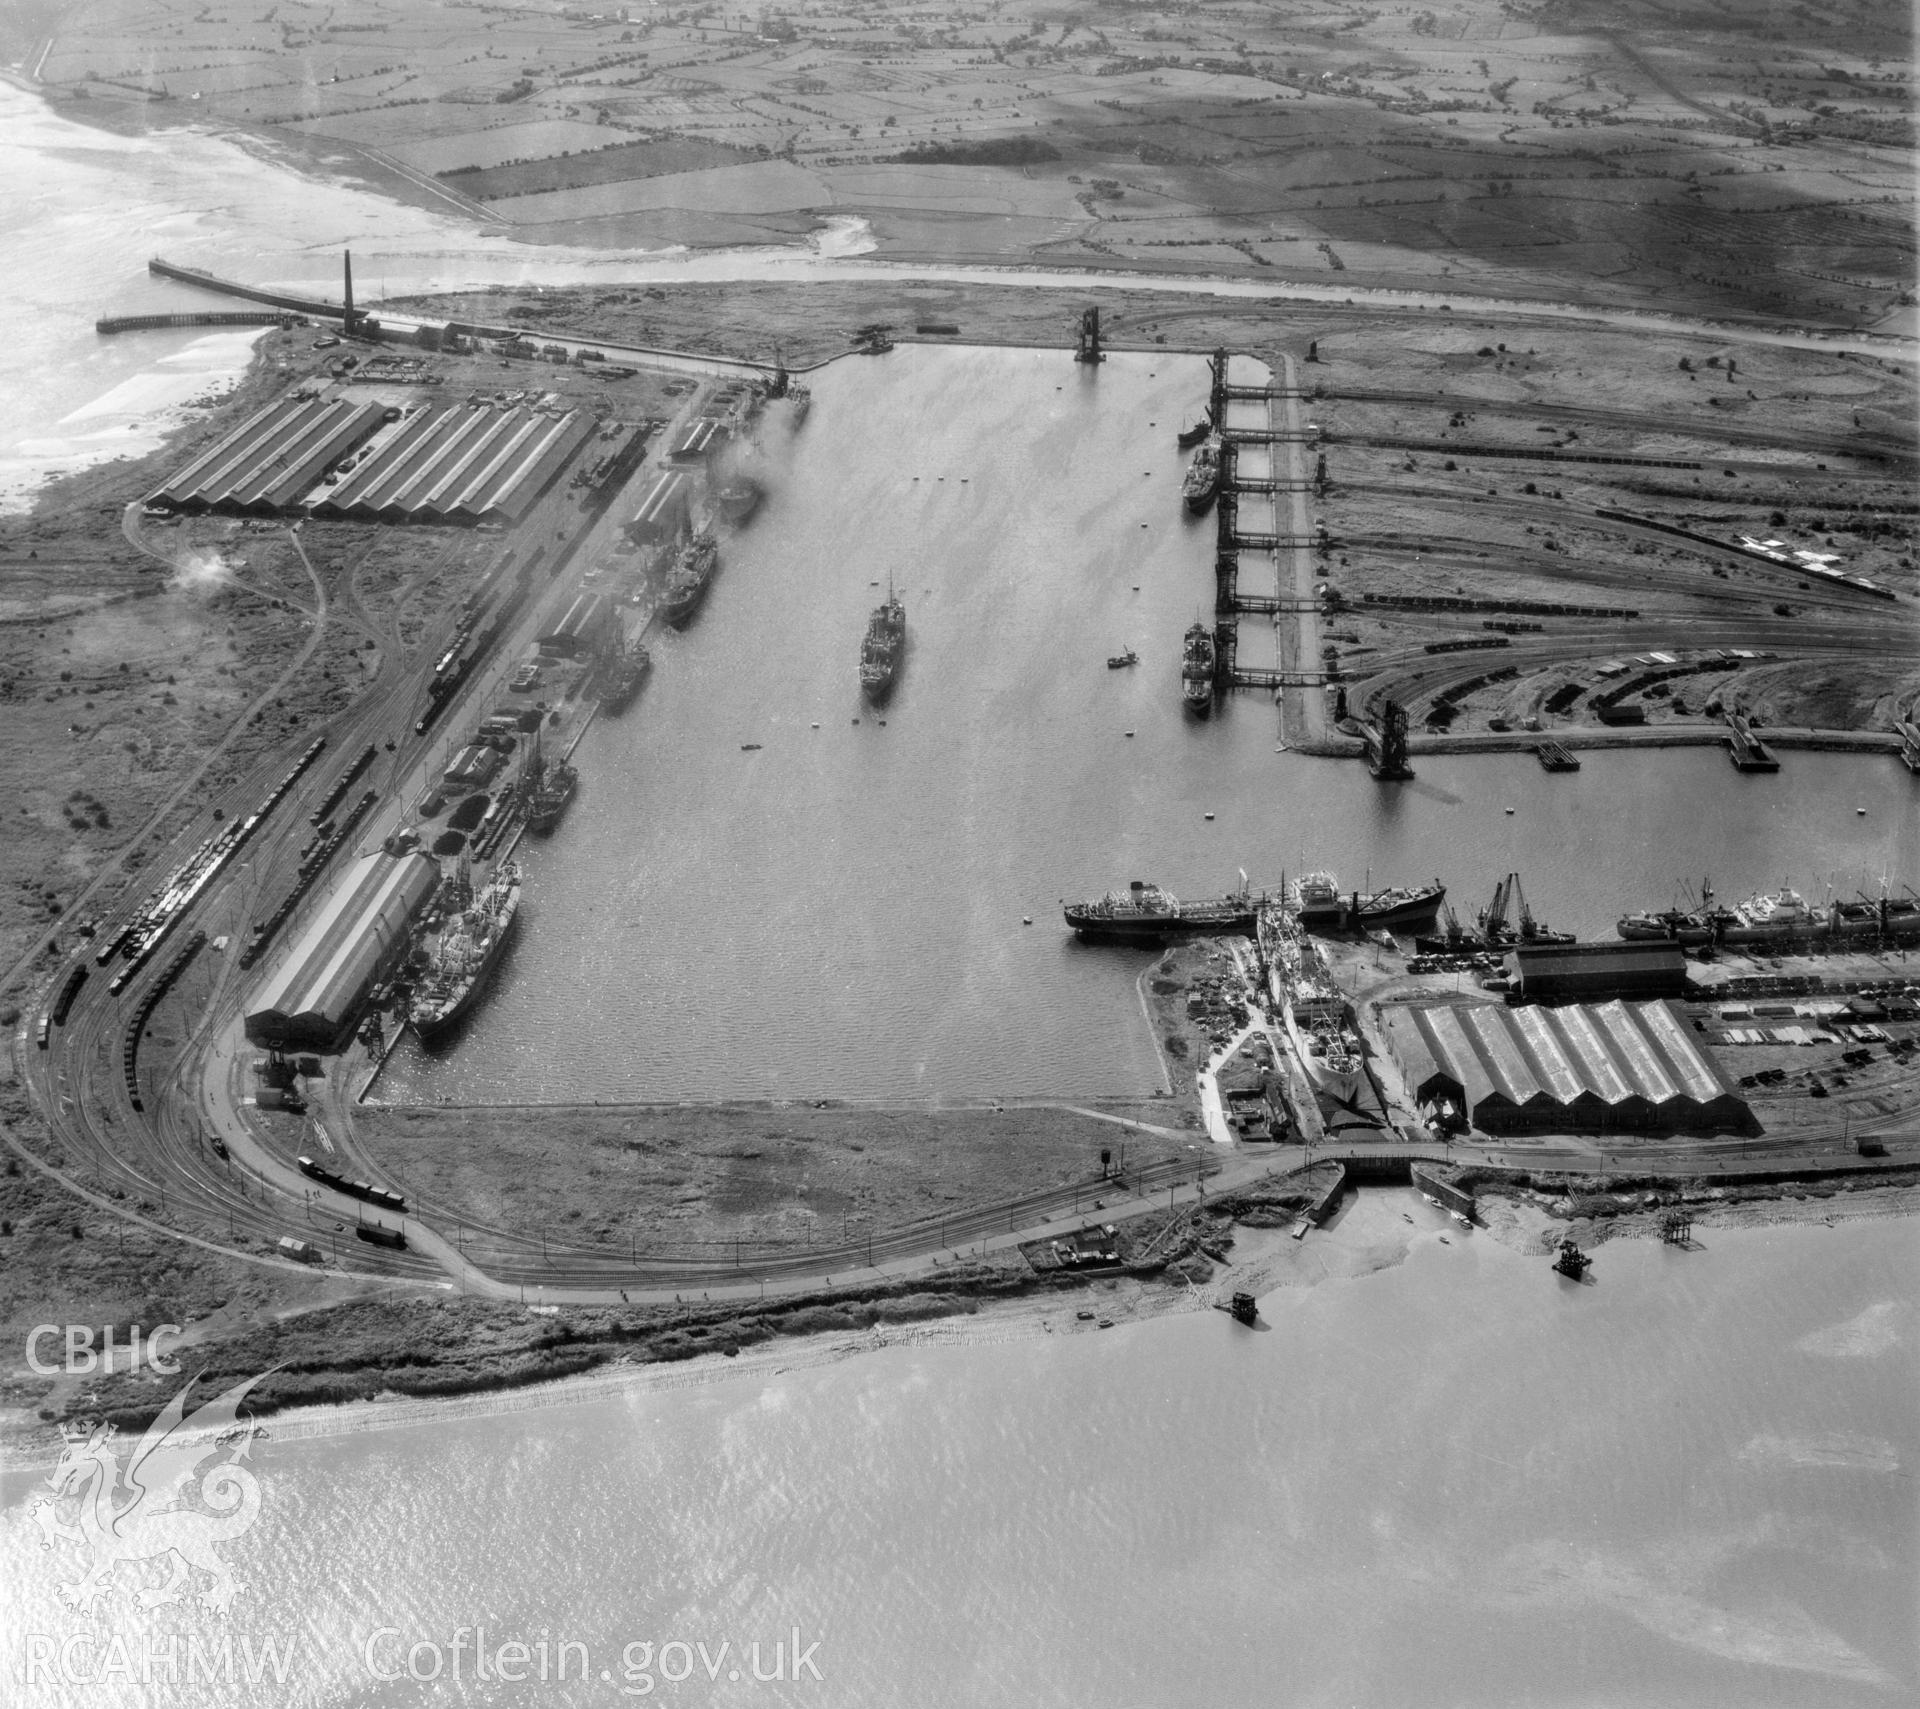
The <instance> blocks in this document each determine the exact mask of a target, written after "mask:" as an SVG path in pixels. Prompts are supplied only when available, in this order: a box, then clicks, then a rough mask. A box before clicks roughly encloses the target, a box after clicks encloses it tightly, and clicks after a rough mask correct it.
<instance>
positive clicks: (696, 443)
mask: <svg viewBox="0 0 1920 1709" xmlns="http://www.w3.org/2000/svg"><path fill="white" fill-rule="evenodd" d="M719 438H720V423H719V422H717V421H714V420H712V419H711V418H710V417H707V416H704V415H703V416H701V417H700V418H699V419H698V420H697V421H692V422H689V423H688V424H687V426H686V427H685V428H683V429H682V430H681V433H680V436H679V438H677V439H675V440H674V442H673V448H672V449H671V450H670V451H668V453H667V456H668V457H669V458H670V459H671V460H672V461H674V462H676V463H697V462H698V461H699V460H700V459H701V458H702V457H704V456H706V455H707V453H708V452H710V451H712V450H713V449H714V446H715V444H716V442H717V441H718V440H719Z"/></svg>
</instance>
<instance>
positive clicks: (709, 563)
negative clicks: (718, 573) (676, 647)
mask: <svg viewBox="0 0 1920 1709" xmlns="http://www.w3.org/2000/svg"><path fill="white" fill-rule="evenodd" d="M719 562H720V543H719V541H717V540H716V539H714V537H713V535H712V534H711V533H709V532H708V531H707V530H706V529H704V528H703V529H702V530H700V532H699V533H697V534H695V535H694V536H693V538H692V539H691V540H689V541H688V542H687V543H686V545H684V546H682V547H681V548H680V555H679V556H678V557H677V558H675V559H674V561H673V567H672V568H671V569H669V570H668V571H667V585H666V587H665V588H664V589H663V590H662V592H661V595H660V611H661V615H662V616H664V617H665V618H666V620H667V621H668V622H669V623H671V624H672V625H673V626H674V628H676V629H683V628H685V627H686V625H687V622H688V620H689V619H690V618H691V617H692V616H693V614H694V612H696V611H697V610H699V608H700V602H701V600H703V599H704V598H706V595H707V584H708V583H709V582H711V581H712V580H713V572H714V569H715V568H716V566H717V565H718V564H719Z"/></svg>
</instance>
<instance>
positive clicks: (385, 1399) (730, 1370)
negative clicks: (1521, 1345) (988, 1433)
mask: <svg viewBox="0 0 1920 1709" xmlns="http://www.w3.org/2000/svg"><path fill="white" fill-rule="evenodd" d="M1831 1185H1832V1184H1831V1183H1817V1182H1811V1181H1810V1182H1807V1183H1805V1188H1806V1189H1807V1190H1805V1191H1802V1192H1800V1193H1792V1194H1784V1193H1783V1196H1781V1197H1778V1198H1765V1199H1750V1200H1744V1201H1738V1202H1720V1203H1710V1202H1709V1203H1702V1204H1696V1205H1695V1206H1694V1207H1693V1226H1694V1243H1695V1246H1696V1248H1704V1249H1706V1250H1707V1251H1708V1252H1709V1253H1710V1250H1711V1238H1710V1237H1712V1236H1713V1235H1715V1234H1716V1233H1726V1232H1740V1233H1753V1232H1760V1231H1764V1230H1771V1229H1794V1230H1809V1231H1810V1230H1812V1229H1814V1228H1830V1229H1844V1228H1845V1227H1846V1226H1848V1225H1851V1224H1854V1223H1860V1222H1867V1221H1881V1220H1886V1219H1889V1218H1895V1217H1899V1218H1905V1217H1912V1216H1915V1215H1916V1214H1920V1182H1912V1181H1910V1182H1907V1183H1904V1184H1899V1185H1874V1186H1867V1187H1862V1188H1858V1189H1854V1190H1848V1189H1846V1188H1844V1187H1843V1188H1841V1190H1840V1191H1838V1192H1829V1191H1823V1190H1822V1188H1823V1186H1831ZM1480 1205H1481V1209H1482V1219H1481V1220H1477V1221H1476V1225H1475V1227H1474V1229H1473V1230H1472V1231H1471V1233H1468V1232H1467V1231H1464V1230H1462V1229H1461V1228H1460V1227H1459V1225H1458V1224H1457V1222H1456V1221H1452V1220H1449V1219H1448V1218H1447V1217H1446V1216H1445V1215H1443V1214H1441V1213H1439V1212H1436V1211H1431V1210H1429V1209H1427V1208H1424V1207H1422V1206H1421V1204H1420V1202H1419V1199H1418V1196H1417V1195H1414V1194H1412V1193H1411V1192H1410V1191H1408V1190H1396V1189H1392V1188H1383V1187H1371V1186H1363V1187H1361V1188H1359V1189H1357V1191H1351V1192H1349V1193H1348V1194H1347V1195H1346V1196H1345V1199H1344V1201H1343V1202H1342V1203H1341V1204H1340V1205H1339V1206H1338V1207H1337V1209H1336V1211H1335V1213H1334V1215H1333V1216H1332V1217H1331V1219H1330V1221H1329V1224H1328V1226H1327V1227H1326V1228H1324V1229H1320V1230H1316V1231H1315V1232H1314V1233H1313V1234H1311V1235H1310V1236H1309V1237H1308V1238H1307V1240H1306V1241H1304V1242H1296V1241H1295V1240H1293V1239H1291V1238H1290V1237H1289V1235H1288V1232H1287V1229H1286V1227H1285V1223H1284V1221H1280V1220H1277V1206H1276V1205H1275V1203H1274V1202H1272V1201H1268V1200H1259V1199H1256V1200H1242V1201H1237V1202H1236V1201H1232V1200H1229V1201H1227V1202H1226V1205H1225V1206H1224V1207H1223V1208H1221V1209H1219V1210H1217V1211H1216V1212H1215V1213H1214V1214H1213V1216H1212V1219H1211V1221H1210V1223H1209V1225H1208V1226H1207V1227H1206V1229H1205V1231H1204V1232H1203V1233H1197V1234H1196V1235H1195V1237H1194V1239H1193V1241H1192V1245H1193V1248H1194V1250H1196V1251H1198V1250H1199V1249H1201V1248H1202V1247H1205V1248H1208V1249H1210V1250H1212V1251H1213V1252H1214V1253H1215V1255H1216V1256H1215V1257H1214V1258H1211V1259H1208V1260H1207V1261H1206V1267H1207V1274H1206V1277H1205V1280H1204V1281H1203V1282H1196V1281H1195V1280H1194V1279H1193V1277H1192V1276H1191V1275H1189V1274H1186V1273H1183V1272H1182V1271H1181V1270H1180V1269H1178V1268H1177V1267H1175V1266H1171V1265H1168V1266H1162V1267H1159V1268H1157V1269H1156V1270H1155V1271H1153V1272H1151V1273H1140V1272H1137V1271H1129V1272H1123V1273H1120V1274H1112V1273H1102V1272H1089V1273H1086V1274H1083V1275H1080V1276H1077V1277H1073V1278H1070V1279H1067V1280H1065V1281H1060V1280H1054V1281H1049V1280H1046V1279H1044V1278H1041V1277H1040V1276H1038V1275H1037V1274H1030V1275H1028V1276H1026V1277H1025V1278H1021V1279H1017V1280H1016V1279H1015V1278H1012V1277H1009V1276H1008V1275H1006V1274H1004V1273H1001V1274H995V1275H986V1274H981V1275H974V1276H971V1277H969V1276H968V1275H967V1274H965V1273H964V1272H963V1273H958V1274H956V1275H954V1276H953V1277H952V1278H950V1284H949V1285H948V1286H947V1287H946V1288H944V1289H943V1290H941V1291H940V1292H939V1293H933V1294H928V1293H911V1292H909V1293H904V1294H900V1293H893V1294H889V1293H885V1292H881V1291H878V1290H872V1289H866V1290H860V1289H853V1290H848V1291H846V1292H844V1293H836V1294H833V1295H830V1296H829V1295H823V1296H822V1297H821V1298H819V1299H817V1300H813V1301H811V1302H809V1303H808V1304H807V1305H805V1306H802V1307H801V1308H799V1309H800V1310H803V1311H809V1312H812V1313H814V1314H815V1320H813V1321H809V1322H806V1323H804V1324H801V1325H799V1326H785V1327H769V1326H768V1325H767V1324H766V1323H765V1322H764V1321H763V1320H762V1319H761V1314H749V1313H725V1312H722V1313H718V1314H706V1315H699V1314H697V1313H696V1312H694V1311H689V1313H688V1314H687V1315H686V1317H685V1319H684V1321H683V1324H682V1325H681V1328H682V1330H683V1331H684V1330H685V1329H691V1328H702V1327H703V1328H704V1329H705V1331H706V1335H707V1338H708V1339H710V1340H711V1341H712V1343H713V1345H712V1346H710V1347H708V1348H700V1347H698V1346H695V1345H692V1342H693V1341H696V1340H698V1339H699V1337H697V1336H695V1337H684V1338H683V1341H682V1343H681V1344H680V1345H678V1346H676V1347H675V1348H674V1349H672V1350H668V1351H658V1350H654V1349H649V1348H647V1347H645V1346H644V1345H638V1344H636V1343H635V1342H634V1341H633V1340H630V1339H626V1338H622V1337H620V1336H617V1335H616V1336H615V1337H613V1338H610V1339H609V1340H607V1341H606V1342H604V1343H603V1344H602V1347H601V1351H600V1356H598V1357H593V1358H591V1359H590V1360H589V1361H588V1362H585V1363H580V1362H578V1361H577V1355H576V1356H574V1357H569V1356H568V1355H566V1354H564V1353H560V1352H558V1351H556V1352H555V1353H554V1354H553V1355H552V1356H551V1357H550V1358H549V1359H548V1360H547V1361H545V1362H544V1363H540V1362H530V1363H527V1364H526V1365H524V1366H523V1367H522V1368H521V1369H520V1370H519V1371H517V1372H516V1373H514V1374H513V1375H511V1376H505V1375H503V1376H502V1377H501V1378H500V1379H499V1380H496V1381H493V1382H476V1383H474V1384H473V1385H472V1386H470V1387H465V1388H459V1389H445V1390H441V1391H438V1392H436V1391H433V1390H422V1389H417V1388H410V1387H407V1386H405V1383H404V1379H402V1380H401V1381H400V1382H399V1383H396V1384H392V1385H387V1386H378V1385H377V1384H376V1386H374V1387H372V1388H371V1389H370V1391H369V1392H366V1393H361V1394H356V1395H353V1396H350V1397H337V1398H328V1399H325V1400H320V1401H314V1400H301V1399H293V1400H284V1401H281V1400H276V1399H275V1398H274V1396H273V1394H272V1392H271V1384H270V1382H269V1384H268V1385H265V1386H264V1387H263V1390H262V1391H261V1392H258V1393H256V1394H255V1395H254V1396H253V1397H252V1399H251V1400H250V1402H249V1406H250V1409H251V1412H252V1415H253V1416H254V1417H255V1418H256V1419H258V1420H271V1424H270V1427H269V1435H270V1436H271V1437H272V1438H273V1439H275V1440H278V1441H288V1442H291V1441H307V1440H313V1439H316V1438H326V1437H336V1436H343V1435H357V1434H365V1433H368V1432H374V1431H386V1430H401V1429H414V1428H420V1427H422V1426H429V1425H438V1424H441V1423H446V1422H450V1421H453V1420H456V1419H469V1418H480V1417H496V1416H500V1415H503V1414H507V1413H521V1412H537V1411H541V1410H545V1409H548V1408H554V1407H567V1406H576V1405H585V1404H590V1403H591V1402H593V1401H595V1400H599V1399H602V1398H607V1397H611V1396H616V1395H631V1394H636V1393H661V1392H667V1391H670V1390H679V1389H688V1388H703V1387H709V1386H713V1385H716V1384H720V1383H724V1382H728V1381H734V1380H748V1381H752V1380H762V1381H764V1380H767V1379H771V1378H774V1377H779V1376H784V1375H787V1374H789V1373H794V1372H805V1371H810V1370H818V1369H822V1368H825V1367H828V1366H832V1365H836V1364H840V1363H843V1362H845V1361H846V1360H848V1359H852V1358H857V1357H860V1356H862V1355H867V1354H875V1353H883V1352H890V1351H904V1352H911V1351H915V1350H919V1349H924V1348H935V1347H949V1346H953V1347H957V1346H979V1345H990V1344H999V1343H1009V1342H1035V1341H1040V1340H1044V1339H1047V1338H1050V1337H1054V1336H1069V1335H1079V1334H1094V1333H1098V1332H1100V1331H1102V1330H1105V1329H1108V1328H1112V1327H1117V1326H1120V1325H1123V1324H1132V1323H1142V1322H1147V1321H1150V1320H1155V1319H1159V1318H1165V1317H1178V1316H1190V1315H1193V1314H1195V1313H1200V1312H1206V1311H1212V1310H1216V1309H1221V1306H1222V1302H1223V1301H1224V1299H1225V1298H1226V1296H1227V1295H1228V1294H1229V1293H1232V1292H1240V1291H1244V1292H1249V1293H1252V1294H1254V1295H1255V1296H1256V1297H1258V1298H1259V1299H1260V1300H1261V1302H1262V1310H1263V1313H1264V1314H1266V1315H1268V1316H1272V1315H1274V1314H1276V1313H1278V1312H1281V1311H1284V1309H1285V1307H1286V1302H1287V1301H1288V1299H1289V1298H1290V1297H1291V1296H1292V1295H1293V1294H1294V1293H1295V1291H1296V1290H1300V1289H1306V1288H1313V1287H1318V1286H1322V1285H1324V1284H1326V1283H1330V1282H1335V1281H1350V1280H1354V1279H1357V1278H1360V1277H1363V1276H1365V1275H1368V1274H1372V1273H1374V1272H1377V1271H1381V1270H1385V1269H1389V1268H1391V1267H1393V1266H1394V1265H1397V1264H1399V1263H1402V1262H1404V1261H1405V1259H1406V1258H1407V1256H1408V1255H1409V1254H1410V1253H1411V1252H1412V1250H1413V1249H1414V1247H1415V1246H1416V1245H1417V1244H1420V1243H1426V1242H1433V1241H1436V1240H1440V1239H1443V1238H1444V1239H1446V1240H1449V1241H1458V1240H1463V1239H1475V1238H1478V1239H1489V1240H1492V1241H1494V1242H1495V1243H1496V1244H1497V1245H1498V1246H1499V1247H1501V1248H1502V1250H1503V1251H1504V1252H1506V1253H1508V1254H1510V1255H1511V1257H1512V1258H1513V1259H1515V1260H1521V1259H1524V1260H1529V1261H1533V1260H1538V1259H1541V1258H1543V1257H1544V1255H1546V1254H1548V1253H1550V1252H1551V1251H1552V1249H1553V1247H1554V1245H1555V1244H1556V1243H1557V1242H1558V1240H1559V1239H1560V1238H1561V1237H1562V1236H1563V1235H1571V1236H1572V1237H1574V1238H1576V1239H1578V1240H1580V1241H1582V1242H1584V1243H1585V1244H1586V1245H1587V1246H1589V1247H1596V1246H1604V1245H1605V1244H1607V1243H1609V1242H1613V1241H1619V1240H1646V1241H1657V1240H1659V1239H1660V1232H1661V1231H1660V1227H1659V1219H1658V1215H1657V1213H1655V1212H1651V1211H1626V1210H1623V1211H1621V1212H1619V1213H1617V1214H1615V1215H1613V1216H1610V1217H1602V1218H1597V1219H1596V1218H1594V1217H1591V1216H1587V1217H1575V1218H1572V1219H1559V1218H1555V1217H1553V1216H1550V1215H1546V1214H1544V1213H1543V1212H1542V1211H1541V1209H1540V1207H1539V1205H1538V1203H1537V1199H1536V1198H1535V1197H1534V1196H1533V1195H1528V1196H1526V1197H1524V1198H1519V1199H1515V1198H1510V1197H1508V1196H1507V1195H1505V1194H1489V1195H1487V1196H1484V1197H1482V1199H1481V1200H1480ZM1248 1219H1251V1220H1248ZM1703 1261H1704V1260H1703ZM453 1303H454V1302H450V1301H442V1300H431V1299H423V1300H420V1301H416V1302H413V1304H414V1308H415V1310H416V1311H417V1312H418V1313H419V1314H420V1315H422V1316H425V1317H428V1318H429V1319H430V1318H431V1317H433V1316H435V1315H439V1314H444V1311H445V1308H446V1306H448V1305H450V1304H453ZM836 1308H837V1309H839V1310H840V1311H841V1312H842V1313H843V1316H842V1320H841V1321H838V1322H832V1323H828V1322H822V1321H818V1320H817V1319H818V1317H819V1315H820V1314H824V1313H831V1312H833V1311H835V1310H836ZM1090 1308H1091V1309H1090ZM788 1309H789V1311H791V1310H792V1309H793V1308H788ZM525 1315H526V1316H527V1317H528V1318H530V1319H531V1321H532V1322H533V1323H534V1324H535V1325H538V1324H541V1323H557V1322H559V1321H560V1319H561V1314H560V1313H558V1311H557V1310H555V1309H554V1308H544V1309H542V1310H538V1311H530V1312H528V1313H526V1314H525ZM570 1315H574V1316H579V1315H581V1314H578V1313H573V1314H570ZM429 1327H432V1326H431V1325H429ZM583 1327H584V1326H583ZM264 1353H265V1350H263V1357H264ZM190 1364H191V1361H190V1360H188V1359H186V1358H183V1359H182V1371H183V1376H184V1375H193V1376H195V1377H196V1378H197V1381H196V1385H195V1386H196V1392H197V1394H198V1395H199V1397H200V1398H201V1399H202V1400H205V1399H208V1398H211V1396H212V1395H214V1394H216V1393H218V1392H219V1390H220V1389H221V1388H222V1387H224V1386H226V1385H227V1384H229V1383H231V1382H233V1381H237V1380H242V1379H244V1378H245V1377H246V1376H250V1375H254V1374H257V1372H258V1371H259V1370H260V1369H263V1368H264V1366H260V1365H255V1366H251V1367H250V1366H249V1365H248V1364H247V1362H246V1360H245V1359H244V1358H241V1357H237V1356H235V1354H234V1353H228V1354H227V1356H225V1357H223V1358H221V1359H220V1360H218V1361H217V1362H210V1363H208V1364H206V1365H204V1366H202V1367H201V1368H200V1369H199V1370H198V1371H193V1370H191V1369H190V1368H189V1367H190ZM171 1392H172V1391H171V1386H170V1385H163V1386H162V1388H161V1389H160V1390H159V1391H157V1392H156V1393H155V1394H154V1395H153V1397H152V1398H151V1399H149V1400H146V1401H145V1404H144V1405H139V1406H134V1407H131V1408H114V1407H111V1406H99V1407H96V1408H95V1409H94V1410H93V1411H91V1412H87V1411H82V1410H75V1411H72V1412H69V1413H67V1414H66V1415H65V1416H66V1417H67V1418H69V1419H70V1418H73V1417H80V1416H90V1417H91V1416H98V1417H109V1418H112V1419H113V1420H114V1421H115V1422H117V1423H119V1424H120V1426H121V1427H122V1428H123V1429H129V1428H137V1427H138V1426H139V1425H141V1424H143V1423H144V1422H145V1421H146V1420H147V1419H148V1418H150V1417H151V1416H152V1414H153V1413H154V1412H155V1411H157V1410H158V1408H159V1406H160V1405H161V1404H163V1403H164V1401H165V1400H166V1399H168V1398H170V1395H171ZM49 1423H50V1421H46V1420H41V1421H38V1422H30V1421H28V1420H27V1419H25V1418H23V1417H21V1416H20V1414H19V1412H18V1410H17V1409H16V1410H15V1412H14V1416H13V1417H11V1418H5V1417H0V1474H6V1475H17V1474H21V1473H27V1472H32V1471H36V1470H40V1469H44V1468H45V1467H47V1466H50V1465H51V1464H52V1463H53V1460H54V1459H55V1458H56V1457H57V1450H56V1448H55V1447H54V1446H53V1445H52V1444H51V1443H50V1442H49V1440H48V1436H49V1431H48V1424H49Z"/></svg>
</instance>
